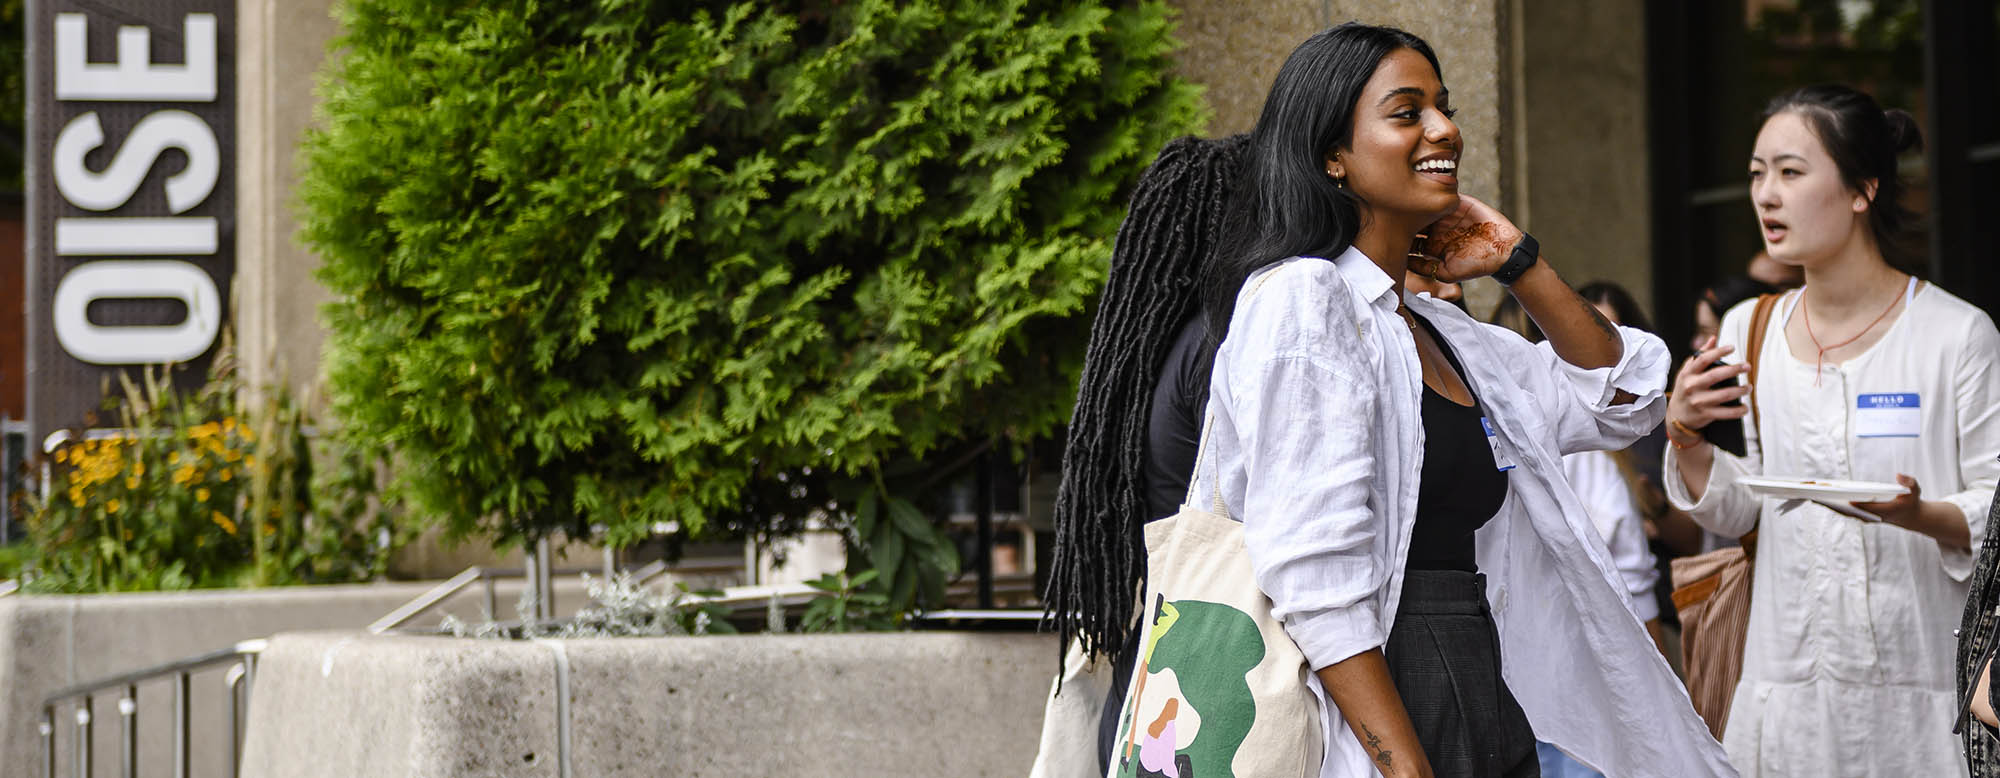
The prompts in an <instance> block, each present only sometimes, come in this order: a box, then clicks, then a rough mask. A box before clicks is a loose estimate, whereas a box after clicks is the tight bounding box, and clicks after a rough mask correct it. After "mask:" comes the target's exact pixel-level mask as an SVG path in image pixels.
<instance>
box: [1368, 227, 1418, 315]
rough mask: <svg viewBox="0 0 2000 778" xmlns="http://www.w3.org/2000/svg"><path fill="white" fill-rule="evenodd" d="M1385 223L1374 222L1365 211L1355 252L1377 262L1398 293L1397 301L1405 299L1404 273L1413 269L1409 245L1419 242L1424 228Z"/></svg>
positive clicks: (1377, 265)
mask: <svg viewBox="0 0 2000 778" xmlns="http://www.w3.org/2000/svg"><path fill="white" fill-rule="evenodd" d="M1385 222H1386V220H1383V219H1377V218H1374V216H1373V215H1372V214H1369V213H1367V212H1366V211H1364V212H1362V215H1361V230H1360V231H1359V232H1358V233H1356V234H1355V236H1354V248H1355V249H1356V250H1358V251H1360V252H1361V253H1362V255H1364V256H1366V257H1368V260H1369V261H1370V262H1374V263H1375V266H1376V267H1379V268H1382V272H1384V273H1387V274H1389V278H1390V279H1392V280H1393V282H1394V284H1395V290H1396V299H1397V300H1402V299H1403V273H1404V272H1405V271H1407V270H1409V267H1410V244H1411V243H1412V242H1414V241H1415V240H1416V239H1417V231H1418V230H1421V229H1423V226H1424V225H1422V224H1409V225H1400V224H1399V225H1393V226H1392V225H1388V224H1386V223H1385Z"/></svg>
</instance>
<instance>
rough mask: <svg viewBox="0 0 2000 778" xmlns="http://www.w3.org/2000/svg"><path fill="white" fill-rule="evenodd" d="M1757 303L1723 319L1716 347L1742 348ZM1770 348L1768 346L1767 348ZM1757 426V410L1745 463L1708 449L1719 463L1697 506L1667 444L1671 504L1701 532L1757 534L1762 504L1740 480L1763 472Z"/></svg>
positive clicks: (1748, 428) (1748, 427)
mask: <svg viewBox="0 0 2000 778" xmlns="http://www.w3.org/2000/svg"><path fill="white" fill-rule="evenodd" d="M1756 303H1757V301H1756V299H1754V298H1753V299H1750V300H1746V301H1744V302H1742V303H1739V304H1737V305H1736V307H1734V308H1731V309H1729V311H1728V312H1727V313H1724V314H1723V316H1722V327H1721V333H1720V335H1718V336H1717V338H1716V344H1717V345H1732V346H1737V347H1739V348H1740V347H1741V346H1742V344H1743V342H1744V340H1745V335H1747V334H1748V332H1749V330H1750V317H1751V315H1752V314H1753V312H1754V309H1755V308H1756ZM1781 304H1782V303H1781ZM1769 342H1770V341H1768V340H1767V341H1765V343H1766V344H1767V345H1768V344H1769ZM1758 361H1759V363H1760V364H1762V363H1764V362H1765V361H1766V360H1765V359H1764V358H1762V357H1759V359H1758ZM1778 401H1779V400H1778V399H1777V398H1771V397H1766V398H1762V399H1760V400H1758V401H1757V404H1759V405H1761V404H1762V403H1765V402H1778ZM1758 426H1759V422H1758V419H1757V415H1756V412H1755V410H1754V406H1753V410H1752V412H1751V413H1750V414H1749V415H1747V416H1744V417H1743V444H1744V449H1743V450H1744V455H1743V456H1741V457H1739V456H1736V455H1735V454H1731V453H1729V452H1727V451H1724V450H1722V448H1721V447H1719V446H1710V448H1712V449H1713V450H1714V453H1715V457H1714V460H1715V461H1714V464H1711V465H1710V466H1709V468H1708V489H1707V490H1706V491H1704V492H1702V495H1701V499H1699V500H1697V499H1695V498H1694V496H1693V495H1692V494H1690V493H1689V492H1688V488H1687V482H1686V481H1685V480H1683V479H1682V478H1681V471H1680V456H1679V452H1678V451H1676V450H1675V449H1674V446H1673V445H1672V444H1671V443H1670V444H1668V445H1667V455H1666V456H1665V457H1663V458H1662V459H1663V465H1662V468H1661V469H1662V471H1663V472H1662V473H1661V474H1660V476H1661V478H1660V481H1661V483H1663V484H1665V485H1666V492H1667V502H1668V503H1670V504H1672V505H1673V506H1674V507H1675V508H1679V509H1681V510H1683V511H1687V513H1688V516H1689V517H1691V518H1693V519H1694V522H1695V523H1696V524H1699V525H1701V526H1702V528H1703V529H1706V530H1708V531H1709V532H1713V533H1715V534H1717V535H1721V536H1723V537H1726V538H1740V537H1743V535H1744V533H1747V532H1749V531H1750V530H1752V529H1755V528H1756V527H1757V514H1758V512H1759V511H1760V510H1762V507H1763V501H1762V500H1760V499H1758V497H1757V496H1756V495H1755V494H1752V493H1751V492H1750V490H1749V489H1748V488H1745V487H1744V486H1743V485H1742V484H1740V483H1737V479H1738V478H1741V477H1743V476H1748V475H1759V474H1761V473H1763V472H1764V445H1763V440H1762V439H1761V437H1760V436H1759V434H1758Z"/></svg>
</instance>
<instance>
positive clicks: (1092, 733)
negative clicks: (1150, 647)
mask: <svg viewBox="0 0 2000 778" xmlns="http://www.w3.org/2000/svg"><path fill="white" fill-rule="evenodd" d="M1110 692H1111V661H1110V660H1109V659H1100V660H1099V661H1096V662H1092V661H1090V660H1089V658H1088V657H1086V656H1084V653H1083V643H1082V642H1080V641H1075V640H1072V641H1070V644H1069V651H1068V652H1067V653H1065V654H1064V656H1063V664H1062V675H1061V676H1059V677H1058V678H1057V679H1056V680H1055V681H1051V682H1050V683H1049V702H1048V705H1047V706H1045V707H1044V708H1043V710H1042V742H1041V746H1040V748H1039V749H1038V750H1037V751H1036V752H1035V765H1034V767H1033V768H1032V769H1030V770H1029V772H1028V778H1098V776H1099V775H1100V773H1099V772H1098V770H1099V759H1098V757H1097V722H1098V717H1099V716H1101V715H1102V714H1103V711H1104V705H1105V702H1106V700H1107V699H1109V697H1110Z"/></svg>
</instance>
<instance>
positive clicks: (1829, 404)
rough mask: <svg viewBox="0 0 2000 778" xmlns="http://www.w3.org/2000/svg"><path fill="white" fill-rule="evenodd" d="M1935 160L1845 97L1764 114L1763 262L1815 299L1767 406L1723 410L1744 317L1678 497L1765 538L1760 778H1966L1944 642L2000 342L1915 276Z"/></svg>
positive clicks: (1758, 630)
mask: <svg viewBox="0 0 2000 778" xmlns="http://www.w3.org/2000/svg"><path fill="white" fill-rule="evenodd" d="M1919 144H1920V137H1919V133H1918V130H1917V127H1916V123H1915V121H1914V120H1913V119H1912V118H1911V117H1910V115H1909V114H1907V113H1904V112H1902V111H1887V112H1885V111H1883V110H1882V108H1881V107H1880V106H1879V105H1877V104H1876V102H1875V100H1874V99H1873V98H1871V97H1869V96H1868V95H1866V94H1863V93H1861V92H1859V91H1856V90H1854V89H1851V88H1848V87H1844V86H1816V87H1807V88H1804V89H1800V90H1797V91H1793V92H1789V93H1786V94H1784V95H1781V96H1779V97H1777V98H1776V99H1774V100H1773V101H1772V102H1771V103H1770V105H1769V106H1768V107H1767V108H1766V110H1765V113H1764V123H1763V127H1762V129H1761V130H1760V131H1759V132H1758V134H1757V138H1756V143H1755V146H1754V148H1753V151H1752V153H1751V156H1750V159H1749V160H1748V162H1747V165H1748V170H1749V178H1750V193H1751V200H1752V203H1753V205H1754V207H1755V208H1756V213H1757V218H1758V220H1759V224H1760V225H1761V227H1762V232H1763V238H1764V246H1765V249H1766V250H1767V251H1769V252H1770V255H1771V257H1772V258H1773V259H1775V260H1777V261H1779V262H1783V263H1786V264H1789V265H1796V266H1798V267H1800V268H1802V269H1803V271H1804V274H1805V282H1806V283H1805V286H1804V287H1803V288H1802V289H1800V290H1796V291H1791V292H1787V293H1785V294H1784V296H1783V297H1782V298H1780V299H1779V300H1778V302H1777V305H1776V306H1775V308H1774V309H1773V312H1772V315H1771V316H1770V320H1769V323H1768V328H1767V329H1766V331H1765V332H1764V333H1763V334H1762V338H1763V345H1762V348H1761V352H1760V353H1759V354H1758V355H1757V363H1758V369H1757V385H1756V386H1755V387H1754V390H1755V391H1756V397H1755V398H1754V402H1747V403H1745V404H1740V405H1731V404H1729V403H1732V402H1734V401H1739V400H1744V399H1745V398H1746V396H1747V395H1748V393H1749V392H1750V391H1751V390H1752V387H1748V386H1743V385H1740V384H1739V378H1740V377H1741V376H1743V375H1744V374H1746V373H1747V372H1748V368H1747V366H1746V365H1744V364H1741V362H1742V361H1743V359H1744V356H1743V355H1742V354H1741V353H1738V349H1739V348H1741V344H1744V343H1745V342H1747V341H1748V340H1749V333H1748V328H1749V325H1750V319H1751V316H1752V308H1753V306H1752V305H1750V304H1740V305H1737V306H1735V307H1734V308H1731V309H1730V310H1728V311H1727V312H1725V313H1724V315H1723V317H1722V321H1721V323H1720V334H1719V335H1718V336H1717V337H1715V338H1712V339H1710V340H1709V341H1708V342H1706V343H1704V344H1702V349H1701V350H1700V351H1699V352H1698V353H1697V354H1696V355H1695V356H1694V357H1692V358H1690V360H1689V361H1688V363H1687V365H1686V366H1685V367H1684V368H1683V369H1682V370H1681V371H1680V375H1679V377H1678V378H1676V379H1675V387H1674V392H1673V395H1672V399H1671V400H1670V401H1669V404H1668V410H1667V427H1668V430H1667V434H1668V436H1669V440H1670V442H1671V447H1670V449H1669V450H1668V452H1667V457H1666V460H1667V461H1666V465H1665V480H1666V485H1667V494H1668V497H1669V498H1670V499H1672V500H1673V502H1674V504H1675V505H1676V506H1678V507H1680V508H1682V509H1685V510H1687V511H1688V512H1689V513H1691V514H1692V515H1693V516H1694V518H1695V520H1696V521H1697V522H1700V523H1701V524H1702V526H1704V527H1706V528H1708V529H1709V530H1711V531H1714V532H1716V533H1719V534H1721V535H1724V536H1726V537H1738V536H1741V535H1744V534H1745V533H1747V532H1750V531H1752V530H1753V529H1754V530H1756V531H1757V532H1758V542H1757V558H1756V565H1755V567H1754V573H1753V585H1752V589H1751V599H1750V612H1749V630H1748V637H1747V640H1746V641H1745V645H1744V649H1743V670H1742V676H1741V680H1740V681H1739V682H1738V684H1737V686H1736V691H1735V694H1734V697H1733V699H1732V702H1731V707H1730V711H1729V717H1728V722H1727V726H1726V731H1725V733H1724V739H1723V743H1724V746H1725V747H1726V748H1727V749H1728V751H1729V754H1730V757H1731V760H1732V761H1733V762H1734V763H1735V765H1736V767H1737V769H1738V770H1739V771H1741V772H1742V774H1743V775H1744V776H1748V777H1749V778H1758V777H1759V776H1812V777H1813V778H1820V777H1821V776H1953V775H1958V776H1963V775H1966V764H1965V761H1964V760H1963V759H1961V758H1960V755H1959V753H1958V743H1957V741H1956V739H1955V738H1954V737H1953V736H1952V734H1951V732H1952V726H1953V719H1954V717H1955V714H1956V709H1955V707H1954V672H1953V670H1954V667H1953V645H1952V638H1951V637H1950V636H1951V634H1952V628H1953V627H1955V626H1958V623H1959V618H1958V617H1959V615H1960V613H1959V607H1960V604H1961V603H1963V602H1964V601H1965V597H1966V583H1965V581H1966V578H1967V576H1968V575H1970V574H1971V573H1972V568H1973V558H1972V549H1973V548H1975V547H1976V544H1977V543H1978V542H1979V541H1980V540H1982V539H1983V537H1984V534H1985V531H1986V513H1985V510H1986V508H1987V505H1988V503H1989V502H1990V501H1991V500H1992V498H1993V489H1994V482H1995V479H1996V477H2000V460H1996V455H2000V409H1996V407H1995V403H1996V402H2000V371H1996V370H1995V369H1994V364H1995V361H1996V358H2000V332H1996V331H1995V330H1994V327H1993V322H1992V320H1991V319H1990V318H1988V317H1987V315H1986V314H1985V313H1984V312H1981V311H1980V310H1979V309H1978V308H1976V307H1974V306H1972V305H1970V304H1968V303H1966V302H1965V301H1963V300H1961V299H1959V298H1957V297H1954V296H1952V295H1951V294H1949V293H1947V292H1945V291H1944V290H1943V289H1939V288H1937V287H1935V286H1933V285H1930V284H1926V283H1923V282H1921V281H1919V280H1917V279H1916V278H1914V277H1912V276H1911V275H1909V274H1908V273H1906V272H1904V271H1902V270H1900V269H1898V264H1897V263H1907V264H1914V262H1912V260H1913V259H1914V257H1913V256H1912V254H1913V253H1914V252H1912V251H1910V250H1909V248H1908V247H1907V236H1908V232H1907V229H1906V227H1907V225H1908V224H1909V223H1910V221H1911V220H1912V218H1913V217H1912V215H1911V214H1910V213H1909V212H1908V211H1907V210H1906V209H1905V207H1904V204H1903V200H1902V197H1903V182H1902V181H1901V180H1899V179H1898V178H1897V173H1896V157H1897V155H1898V154H1899V153H1901V152H1903V151H1906V150H1910V149H1914V148H1916V147H1918V145H1919ZM1752 408H1754V409H1755V412H1754V413H1752V410H1751V409H1752ZM1746 416H1749V418H1748V419H1745V417H1746ZM1730 419H1739V420H1744V423H1743V427H1744V435H1745V439H1744V442H1745V450H1746V453H1745V454H1744V455H1742V456H1738V455H1736V454H1732V453H1730V452H1727V451H1723V450H1720V449H1719V448H1718V447H1717V446H1715V445H1713V444H1711V443H1710V442H1709V441H1708V440H1707V439H1705V437H1704V436H1703V434H1702V429H1703V428H1704V427H1707V426H1709V425H1710V424H1712V423H1715V422H1717V421H1721V420H1730ZM1751 476H1765V477H1780V478H1789V479H1797V480H1801V481H1805V480H1811V481H1813V482H1816V483H1819V484H1822V485H1823V484H1825V483H1826V482H1828V481H1832V480H1835V479H1840V480H1861V481H1875V482H1892V483H1897V484H1900V485H1901V486H1902V487H1904V488H1905V489H1906V490H1907V491H1906V492H1905V493H1904V494H1902V495H1901V496H1897V497H1895V498H1894V499H1890V500H1884V501H1879V502H1855V503H1839V502H1836V501H1834V500H1832V499H1828V500H1827V501H1826V502H1824V503H1822V502H1812V501H1802V500H1781V499H1777V498H1770V497H1764V496H1761V495H1760V493H1758V492H1755V491H1752V489H1751V488H1750V486H1749V485H1748V484H1746V483H1744V479H1745V478H1748V477H1751ZM1843 511H1845V512H1843ZM1850 514H1851V515H1850Z"/></svg>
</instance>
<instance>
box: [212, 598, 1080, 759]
mask: <svg viewBox="0 0 2000 778" xmlns="http://www.w3.org/2000/svg"><path fill="white" fill-rule="evenodd" d="M1055 657H1056V644H1055V638H1054V637H1053V636H1049V635H1030V634H1006V633H986V634H970V633H949V632H928V633H921V632H920V633H894V634H860V635H821V636H799V635H749V636H716V637H701V638H646V639H640V638H624V639H599V640H565V641H542V642H533V643H529V642H519V641H468V640H457V639H450V638H435V637H373V636H366V635H358V634H353V633H312V634H291V635H280V636H278V637H277V638H275V639H273V640H272V642H271V645H270V647H269V649H267V650H266V652H265V653H264V658H263V661H262V663H261V664H260V666H259V669H258V680H257V687H256V692H255V694H256V698H255V702H253V703H252V708H253V712H252V717H251V723H250V731H249V733H248V736H247V742H246V745H245V751H244V772H243V775H245V776H248V777H250V778H258V777H260V776H288V777H293V778H312V777H314V776H327V777H328V778H333V777H335V776H338V777H339V778H347V777H348V776H355V775H370V776H378V775H379V776H411V778H419V777H421V778H430V777H432V776H438V777H442V776H485V775H510V776H524V777H526V776H547V777H548V778H555V777H556V776H560V775H566V774H573V775H578V776H593V777H596V776H603V777H604V778H621V777H623V776H632V777H634V778H637V777H638V776H648V777H650V776H657V775H673V776H702V777H704V778H726V777H728V776H746V778H747V777H749V776H756V777H757V778H763V777H764V776H778V775H816V776H817V775H824V776H868V777H869V778H876V777H878V776H880V777H882V778H897V777H898V776H911V777H912V778H915V777H916V776H923V777H924V778H930V777H931V776H940V775H952V776H1008V778H1014V777H1015V776H1021V775H1026V774H1027V772H1028V767H1029V765H1030V764H1031V763H1032V762H1033V761H1034V758H1035V749H1036V745H1037V740H1038V736H1039V734H1040V726H1041V710H1042V703H1043V701H1044V696H1045V695H1046V694H1047V692H1048V681H1049V678H1050V674H1051V673H1052V672H1053V671H1054V667H1055V663H1054V661H1053V660H1054V659H1055ZM565 688H566V690H567V696H566V697H565V696H564V695H562V694H561V693H559V690H561V689H565ZM564 700H566V701H567V705H566V706H565V705H563V704H561V703H562V702H563V701H564ZM565 731H566V732H567V739H566V740H567V746H565V737H564V733H565ZM1084 734H1085V735H1086V736H1088V735H1090V734H1093V733H1084ZM565 760H567V762H568V770H565V769H564V762H565Z"/></svg>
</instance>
